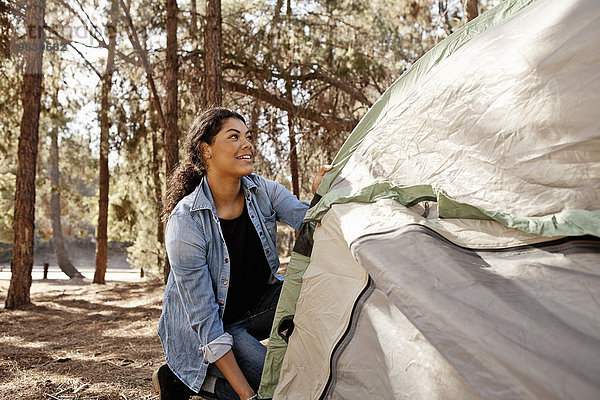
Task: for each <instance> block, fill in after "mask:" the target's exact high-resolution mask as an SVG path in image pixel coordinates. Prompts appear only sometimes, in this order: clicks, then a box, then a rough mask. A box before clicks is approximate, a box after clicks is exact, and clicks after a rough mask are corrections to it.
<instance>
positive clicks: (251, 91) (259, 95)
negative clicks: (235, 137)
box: [223, 80, 358, 132]
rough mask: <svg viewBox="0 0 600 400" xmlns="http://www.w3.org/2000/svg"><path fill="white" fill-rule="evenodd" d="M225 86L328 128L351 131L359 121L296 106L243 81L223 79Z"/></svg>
mask: <svg viewBox="0 0 600 400" xmlns="http://www.w3.org/2000/svg"><path fill="white" fill-rule="evenodd" d="M223 86H224V87H225V88H226V89H227V90H230V91H233V92H238V93H243V94H246V95H248V96H252V97H254V98H256V99H258V100H261V101H264V102H265V103H269V104H271V105H272V106H275V107H277V108H279V109H281V110H285V111H288V112H291V113H293V114H294V115H295V116H297V117H300V118H303V119H307V120H309V121H313V122H316V123H318V124H319V125H321V126H322V127H324V128H327V129H332V130H337V131H347V132H350V131H351V130H352V129H354V127H355V126H356V124H357V123H358V121H357V120H354V119H352V120H347V119H341V118H336V117H333V116H325V115H323V114H322V113H320V112H318V111H316V110H314V109H312V108H306V107H300V106H296V105H294V104H292V103H291V102H290V101H289V100H287V99H284V98H281V97H279V96H277V95H275V94H272V93H270V92H269V91H267V90H265V89H257V88H251V87H248V86H246V85H243V84H241V83H237V82H231V81H227V80H223Z"/></svg>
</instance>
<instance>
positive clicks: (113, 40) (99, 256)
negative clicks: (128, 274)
mask: <svg viewBox="0 0 600 400" xmlns="http://www.w3.org/2000/svg"><path fill="white" fill-rule="evenodd" d="M117 10H118V3H117V0H112V1H111V10H110V13H111V16H110V23H109V27H108V28H109V29H108V34H109V39H108V56H107V58H106V69H105V71H104V75H103V77H102V95H101V96H102V97H101V99H100V160H99V178H98V180H99V194H98V228H97V229H98V230H97V233H96V271H95V272H94V283H100V284H104V283H105V279H104V278H105V275H106V264H107V262H108V235H107V231H108V190H109V187H108V184H109V171H108V151H109V147H108V137H109V130H110V121H109V120H108V112H109V108H110V101H109V97H110V90H111V86H112V75H113V71H114V62H115V48H116V44H117V34H116V20H117Z"/></svg>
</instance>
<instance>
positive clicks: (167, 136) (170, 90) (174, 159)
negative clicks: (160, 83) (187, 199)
mask: <svg viewBox="0 0 600 400" xmlns="http://www.w3.org/2000/svg"><path fill="white" fill-rule="evenodd" d="M166 61H167V65H166V74H165V75H166V81H167V84H166V85H165V86H166V88H167V96H166V101H165V110H166V115H165V122H166V129H165V130H164V131H163V132H164V137H163V141H164V144H165V161H166V162H165V168H166V176H167V177H168V176H170V175H171V173H172V172H173V170H174V169H175V167H176V166H177V163H178V162H179V148H178V133H177V72H178V60H177V1H176V0H167V60H166ZM159 189H160V188H159ZM158 194H159V195H161V197H162V194H160V193H158ZM158 232H159V233H158V235H159V236H164V231H163V227H162V223H160V224H159V226H158ZM159 242H160V243H161V245H162V244H164V238H162V239H159ZM170 271H171V266H170V264H169V260H168V258H167V259H165V264H164V282H165V283H167V278H168V277H169V272H170Z"/></svg>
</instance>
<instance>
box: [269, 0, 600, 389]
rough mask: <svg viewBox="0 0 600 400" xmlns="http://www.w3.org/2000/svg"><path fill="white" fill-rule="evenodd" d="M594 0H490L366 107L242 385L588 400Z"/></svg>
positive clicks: (599, 268)
mask: <svg viewBox="0 0 600 400" xmlns="http://www.w3.org/2000/svg"><path fill="white" fill-rule="evenodd" d="M599 116H600V2H598V1H597V0H569V1H565V0H537V1H533V0H507V1H505V2H503V3H501V4H500V5H499V6H498V7H496V8H494V9H493V10H490V11H489V12H487V13H485V14H483V15H481V16H479V17H478V18H476V19H475V20H473V21H471V22H470V23H468V24H467V25H465V26H464V27H462V28H461V29H459V30H457V31H456V32H455V33H454V34H453V35H451V36H450V37H448V38H447V39H446V40H444V41H443V42H441V43H440V44H438V45H437V46H436V47H434V48H433V49H432V50H431V51H429V52H428V53H427V54H426V55H425V56H423V57H422V58H421V59H420V60H419V61H418V62H416V63H415V64H414V65H413V66H412V67H411V68H410V69H409V70H408V71H407V72H406V73H405V74H403V75H402V77H400V78H399V79H398V80H397V81H396V82H395V83H394V84H393V85H392V86H391V87H390V88H389V89H388V90H387V91H386V92H385V93H384V94H383V96H382V97H381V98H380V99H379V100H378V101H377V102H376V103H375V104H374V105H373V107H372V108H371V109H370V110H369V112H368V113H367V114H366V115H365V117H364V118H363V119H362V120H361V122H360V123H359V124H358V125H357V127H356V128H355V130H354V131H353V132H352V134H351V135H350V137H349V139H348V140H347V142H346V143H345V144H344V146H343V147H342V149H341V150H340V152H339V153H338V155H337V156H336V159H335V160H334V170H333V171H331V172H330V173H328V174H327V175H326V176H325V179H324V180H323V183H322V184H321V186H320V188H319V190H318V192H317V196H316V197H315V200H314V201H313V204H314V205H313V206H312V207H311V209H310V210H309V212H308V214H307V216H306V219H305V221H304V224H303V227H302V230H301V234H300V236H299V239H298V241H297V242H296V246H295V248H294V252H293V254H292V259H291V262H290V265H289V268H288V272H287V275H286V278H285V283H284V288H283V292H282V295H281V299H280V301H279V305H278V308H277V312H276V316H275V321H274V323H273V329H272V333H271V337H270V341H269V348H268V354H267V360H266V363H265V369H264V371H263V376H262V382H261V386H260V390H259V396H260V398H274V399H302V400H305V399H436V398H443V399H479V398H485V399H578V400H581V399H599V398H600V239H599V238H600V118H599Z"/></svg>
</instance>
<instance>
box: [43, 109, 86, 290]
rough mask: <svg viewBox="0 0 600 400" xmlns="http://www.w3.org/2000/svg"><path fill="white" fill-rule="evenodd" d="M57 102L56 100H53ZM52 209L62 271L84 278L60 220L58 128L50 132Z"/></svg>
mask: <svg viewBox="0 0 600 400" xmlns="http://www.w3.org/2000/svg"><path fill="white" fill-rule="evenodd" d="M53 103H54V104H56V103H55V102H53ZM50 136H51V143H50V163H51V166H50V186H51V190H50V211H51V214H52V247H54V255H55V256H56V261H57V262H58V266H59V267H60V269H61V271H62V272H64V273H65V274H67V276H68V277H69V278H71V279H73V278H83V275H81V273H80V272H79V271H78V270H77V268H75V267H74V266H73V264H72V263H71V260H70V259H69V256H68V254H67V251H66V250H65V241H64V238H63V233H62V223H61V220H60V173H59V170H58V130H57V129H56V128H54V129H52V131H51V132H50Z"/></svg>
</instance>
